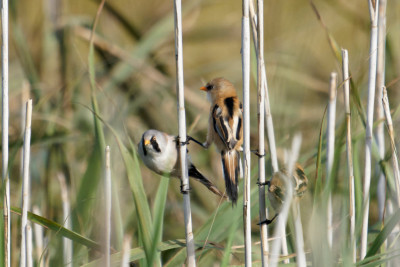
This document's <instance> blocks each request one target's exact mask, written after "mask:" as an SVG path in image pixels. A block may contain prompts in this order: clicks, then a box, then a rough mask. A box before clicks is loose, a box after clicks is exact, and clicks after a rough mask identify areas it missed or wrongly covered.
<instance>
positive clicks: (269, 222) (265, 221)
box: [257, 213, 279, 225]
mask: <svg viewBox="0 0 400 267" xmlns="http://www.w3.org/2000/svg"><path fill="white" fill-rule="evenodd" d="M278 214H279V213H277V214H275V216H274V217H273V218H272V219H271V220H270V219H266V220H264V221H262V222H259V223H257V225H262V224H267V225H268V224H271V223H272V222H273V221H274V220H275V218H276V216H278Z"/></svg>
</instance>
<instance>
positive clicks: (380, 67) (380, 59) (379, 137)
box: [375, 0, 386, 220]
mask: <svg viewBox="0 0 400 267" xmlns="http://www.w3.org/2000/svg"><path fill="white" fill-rule="evenodd" d="M385 43H386V0H380V2H379V11H378V47H377V49H378V51H377V67H376V102H375V111H376V121H378V124H377V125H376V128H375V136H376V143H377V146H378V151H379V157H380V159H381V160H382V159H383V158H384V157H385V134H384V125H383V124H384V123H383V121H384V119H385V115H384V114H383V107H382V87H383V86H384V85H385V54H386V53H385ZM377 165H378V164H377ZM377 167H378V168H377V171H379V180H378V186H377V196H378V210H379V218H380V220H382V219H383V212H384V209H385V202H386V196H385V195H386V188H385V187H386V186H385V174H384V173H383V171H382V169H381V168H379V166H377Z"/></svg>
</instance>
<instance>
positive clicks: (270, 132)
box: [250, 1, 279, 173]
mask: <svg viewBox="0 0 400 267" xmlns="http://www.w3.org/2000/svg"><path fill="white" fill-rule="evenodd" d="M250 16H251V20H250V22H251V29H252V32H253V35H252V36H253V43H254V48H255V50H256V51H258V48H257V46H258V37H257V16H256V14H255V12H254V6H253V1H250ZM262 74H263V80H264V86H263V87H264V90H265V104H264V107H265V122H266V125H265V126H266V129H267V137H268V144H269V146H268V148H269V153H270V157H271V165H272V171H273V172H274V173H275V172H277V171H279V166H278V156H277V152H276V144H275V133H274V124H273V120H272V114H271V106H270V103H269V90H268V81H267V75H266V70H265V62H264V64H263V66H262Z"/></svg>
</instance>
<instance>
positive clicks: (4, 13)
mask: <svg viewBox="0 0 400 267" xmlns="http://www.w3.org/2000/svg"><path fill="white" fill-rule="evenodd" d="M1 29H2V31H1V33H2V35H1V39H2V43H1V55H2V58H1V77H2V80H1V88H2V105H1V111H2V113H1V114H2V119H1V121H2V131H1V132H2V139H1V140H2V143H1V144H2V146H1V147H2V170H3V171H2V182H3V186H2V188H3V189H4V191H3V192H4V195H3V197H4V198H3V203H4V204H3V209H4V211H3V219H4V266H5V267H9V266H10V265H11V251H10V249H11V246H10V244H11V242H10V241H11V240H10V238H11V229H10V227H11V225H10V182H9V176H8V118H9V108H8V0H2V1H1Z"/></svg>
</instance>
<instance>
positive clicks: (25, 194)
mask: <svg viewBox="0 0 400 267" xmlns="http://www.w3.org/2000/svg"><path fill="white" fill-rule="evenodd" d="M25 118H26V119H25V133H24V145H23V151H24V152H23V153H24V157H23V168H22V178H23V180H22V214H21V260H20V266H21V267H25V266H26V243H27V242H26V241H27V240H26V225H27V222H28V209H29V202H30V201H29V198H30V180H29V163H30V162H29V160H30V147H31V124H32V99H29V100H28V101H27V102H26V115H25Z"/></svg>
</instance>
